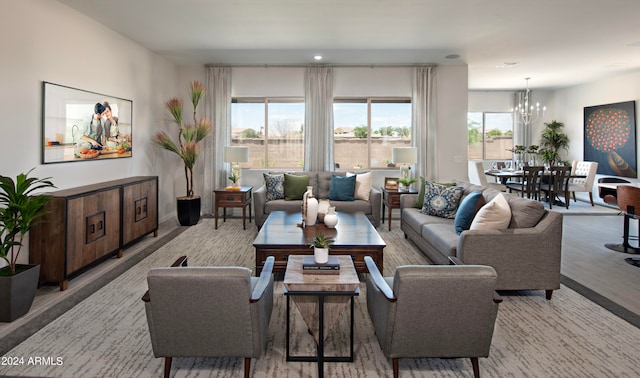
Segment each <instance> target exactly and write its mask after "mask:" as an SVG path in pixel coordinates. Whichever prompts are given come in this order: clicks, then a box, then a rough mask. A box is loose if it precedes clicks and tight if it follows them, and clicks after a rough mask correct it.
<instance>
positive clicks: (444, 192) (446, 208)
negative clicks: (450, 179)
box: [420, 181, 462, 219]
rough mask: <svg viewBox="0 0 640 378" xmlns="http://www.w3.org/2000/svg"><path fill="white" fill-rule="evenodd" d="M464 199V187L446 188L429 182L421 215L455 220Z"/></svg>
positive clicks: (425, 190) (425, 189) (425, 187)
mask: <svg viewBox="0 0 640 378" xmlns="http://www.w3.org/2000/svg"><path fill="white" fill-rule="evenodd" d="M461 197H462V187H460V186H444V185H440V184H434V183H432V182H430V181H427V182H426V183H425V186H424V203H423V205H422V210H420V212H421V213H423V214H427V215H435V216H437V217H441V218H449V219H453V218H454V217H455V216H456V210H457V209H458V204H459V203H460V198H461Z"/></svg>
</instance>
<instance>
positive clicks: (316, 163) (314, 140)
mask: <svg viewBox="0 0 640 378" xmlns="http://www.w3.org/2000/svg"><path fill="white" fill-rule="evenodd" d="M304 98H305V99H304V108H305V121H304V125H305V126H304V169H305V170H306V171H333V170H334V160H333V68H331V67H323V66H311V67H307V69H306V70H305V74H304Z"/></svg>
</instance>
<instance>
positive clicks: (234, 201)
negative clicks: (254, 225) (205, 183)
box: [213, 186, 253, 230]
mask: <svg viewBox="0 0 640 378" xmlns="http://www.w3.org/2000/svg"><path fill="white" fill-rule="evenodd" d="M252 190H253V186H241V187H240V190H227V189H226V188H218V189H216V190H214V191H213V192H214V193H215V197H216V200H215V218H216V226H215V229H216V230H217V229H218V213H219V211H218V209H219V208H222V216H223V218H222V220H223V221H224V222H226V221H227V208H233V207H238V208H242V228H243V229H245V230H246V229H247V225H246V221H245V220H246V215H247V212H246V210H247V206H249V223H251V200H252V197H251V191H252Z"/></svg>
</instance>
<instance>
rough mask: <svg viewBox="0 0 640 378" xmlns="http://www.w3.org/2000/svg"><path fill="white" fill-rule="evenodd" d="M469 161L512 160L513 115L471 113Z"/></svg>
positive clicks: (468, 120)
mask: <svg viewBox="0 0 640 378" xmlns="http://www.w3.org/2000/svg"><path fill="white" fill-rule="evenodd" d="M467 129H468V131H467V139H468V155H469V160H511V159H512V158H513V153H512V152H511V151H509V150H510V149H513V114H512V113H488V112H469V113H468V118H467Z"/></svg>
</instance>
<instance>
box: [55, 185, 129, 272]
mask: <svg viewBox="0 0 640 378" xmlns="http://www.w3.org/2000/svg"><path fill="white" fill-rule="evenodd" d="M67 222H68V227H67V274H70V273H73V272H75V271H76V270H78V269H80V268H82V267H84V266H86V265H88V264H90V263H92V262H94V261H95V260H97V259H99V258H100V257H102V256H104V255H107V254H109V253H112V252H114V251H116V250H118V249H119V245H120V240H119V235H120V191H119V189H118V188H113V189H110V190H105V191H102V192H97V193H95V194H91V195H87V196H82V197H77V198H74V199H71V200H69V202H68V207H67Z"/></svg>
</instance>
